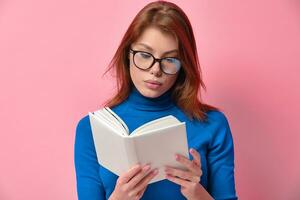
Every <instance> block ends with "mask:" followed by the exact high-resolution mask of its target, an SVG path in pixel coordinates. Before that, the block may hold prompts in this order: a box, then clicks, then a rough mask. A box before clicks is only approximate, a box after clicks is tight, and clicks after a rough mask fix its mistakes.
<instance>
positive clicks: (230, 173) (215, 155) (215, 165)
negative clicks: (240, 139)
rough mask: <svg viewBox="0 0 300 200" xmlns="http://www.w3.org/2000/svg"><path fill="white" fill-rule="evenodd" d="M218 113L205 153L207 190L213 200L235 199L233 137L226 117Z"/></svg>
mask: <svg viewBox="0 0 300 200" xmlns="http://www.w3.org/2000/svg"><path fill="white" fill-rule="evenodd" d="M219 114H220V115H218V116H217V127H216V131H215V132H214V134H213V135H212V138H211V142H210V145H209V150H208V155H207V162H208V191H209V193H210V194H211V195H212V196H213V197H214V199H215V200H236V199H237V196H236V191H235V180H234V179H235V178H234V146H233V139H232V134H231V130H230V127H229V124H228V121H227V118H226V117H225V115H224V114H223V113H221V112H219Z"/></svg>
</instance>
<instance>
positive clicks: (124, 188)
mask: <svg viewBox="0 0 300 200" xmlns="http://www.w3.org/2000/svg"><path fill="white" fill-rule="evenodd" d="M150 169H151V167H150V165H144V166H141V165H139V164H138V165H135V166H133V167H132V168H131V169H129V170H128V171H127V172H125V173H124V174H122V175H120V176H119V178H118V180H117V183H116V186H115V189H114V191H113V192H112V194H111V195H110V197H109V200H138V199H140V198H141V197H142V196H143V194H144V192H145V190H146V188H147V185H148V183H149V181H150V180H151V179H152V178H153V177H154V176H155V175H157V172H158V170H157V169H155V170H150Z"/></svg>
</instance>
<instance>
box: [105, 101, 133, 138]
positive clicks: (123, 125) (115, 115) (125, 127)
mask: <svg viewBox="0 0 300 200" xmlns="http://www.w3.org/2000/svg"><path fill="white" fill-rule="evenodd" d="M103 110H104V111H106V112H108V113H110V114H111V115H109V116H113V117H114V118H115V119H117V120H118V122H119V123H120V125H121V126H122V127H123V128H124V130H125V132H126V135H129V130H128V127H127V125H126V123H125V122H124V121H123V120H122V119H121V118H120V117H119V116H118V115H117V113H115V112H114V111H113V110H112V109H110V108H109V107H104V108H103Z"/></svg>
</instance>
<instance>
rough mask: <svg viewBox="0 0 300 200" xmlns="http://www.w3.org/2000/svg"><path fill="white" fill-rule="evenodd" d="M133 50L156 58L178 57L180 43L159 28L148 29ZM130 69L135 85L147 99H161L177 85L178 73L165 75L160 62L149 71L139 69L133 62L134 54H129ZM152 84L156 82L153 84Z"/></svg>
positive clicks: (133, 45) (133, 46)
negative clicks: (160, 97) (161, 96)
mask: <svg viewBox="0 0 300 200" xmlns="http://www.w3.org/2000/svg"><path fill="white" fill-rule="evenodd" d="M131 48H132V49H133V50H135V51H144V52H148V53H151V54H152V55H153V56H154V57H155V58H164V57H178V42H177V41H176V39H175V38H174V37H173V35H171V34H167V33H163V32H162V31H161V30H160V29H159V28H156V27H148V28H146V29H145V30H144V31H143V33H142V34H141V36H140V37H139V38H138V39H137V41H135V42H134V43H133V44H132V45H131ZM129 63H130V66H129V69H130V76H131V80H132V82H133V84H134V85H135V87H136V88H137V90H138V91H139V92H140V93H141V94H142V95H143V96H145V97H150V98H155V97H159V96H160V95H162V94H163V93H165V92H166V91H167V90H169V89H170V88H171V87H172V86H173V84H174V83H175V81H176V79H177V76H178V72H177V73H176V74H174V75H170V74H165V73H164V72H163V71H162V70H161V69H160V66H159V62H155V63H154V65H153V66H152V67H151V68H150V69H147V70H142V69H139V68H137V67H136V66H135V64H134V62H133V54H132V53H129ZM150 82H156V83H157V84H153V83H150Z"/></svg>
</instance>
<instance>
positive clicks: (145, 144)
mask: <svg viewBox="0 0 300 200" xmlns="http://www.w3.org/2000/svg"><path fill="white" fill-rule="evenodd" d="M132 138H133V139H134V140H135V149H136V152H137V155H138V156H137V157H138V160H139V162H140V163H141V164H145V163H151V167H152V168H158V170H159V172H158V174H157V175H156V176H155V177H154V178H153V179H152V180H151V181H150V183H153V182H156V181H159V180H163V179H165V173H164V166H165V165H168V166H173V167H175V168H179V169H185V167H184V166H183V165H182V164H180V163H179V162H177V161H176V160H175V153H179V154H181V155H184V156H187V157H189V153H188V143H187V136H186V127H185V122H182V123H180V124H178V125H174V126H170V127H168V128H162V129H160V130H157V131H152V132H149V133H147V134H142V135H136V136H134V137H132Z"/></svg>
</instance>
